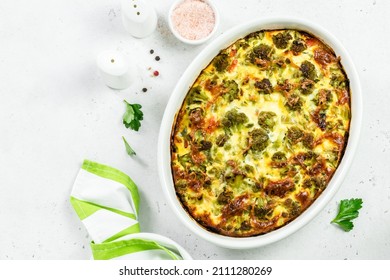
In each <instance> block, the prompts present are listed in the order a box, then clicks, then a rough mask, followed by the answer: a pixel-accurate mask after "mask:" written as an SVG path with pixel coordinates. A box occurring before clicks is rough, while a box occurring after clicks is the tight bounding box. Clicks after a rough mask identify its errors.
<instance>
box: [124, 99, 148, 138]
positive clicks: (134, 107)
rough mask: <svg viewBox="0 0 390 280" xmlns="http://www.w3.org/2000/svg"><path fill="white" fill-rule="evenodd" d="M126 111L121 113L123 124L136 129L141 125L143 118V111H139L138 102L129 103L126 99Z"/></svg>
mask: <svg viewBox="0 0 390 280" xmlns="http://www.w3.org/2000/svg"><path fill="white" fill-rule="evenodd" d="M123 101H124V102H125V103H126V112H125V114H124V115H123V124H124V125H125V126H126V128H131V129H132V130H135V131H138V130H139V128H140V126H141V121H142V120H143V119H144V113H143V112H142V111H141V108H142V106H141V105H140V104H130V103H129V102H127V101H126V100H123Z"/></svg>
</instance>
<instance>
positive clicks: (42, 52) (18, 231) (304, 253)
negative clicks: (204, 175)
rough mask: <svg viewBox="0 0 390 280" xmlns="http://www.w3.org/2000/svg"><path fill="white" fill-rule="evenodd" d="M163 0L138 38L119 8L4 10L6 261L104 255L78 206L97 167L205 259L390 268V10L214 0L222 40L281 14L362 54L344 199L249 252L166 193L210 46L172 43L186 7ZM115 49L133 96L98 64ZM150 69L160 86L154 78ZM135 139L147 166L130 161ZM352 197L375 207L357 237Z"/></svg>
mask: <svg viewBox="0 0 390 280" xmlns="http://www.w3.org/2000/svg"><path fill="white" fill-rule="evenodd" d="M151 2H153V4H154V5H155V7H156V10H157V13H158V16H159V21H158V28H157V30H156V31H155V32H154V33H153V34H152V35H151V36H150V37H148V38H145V39H135V38H132V37H131V36H130V35H129V34H128V33H126V31H125V30H124V28H123V26H122V22H121V10H120V4H119V1H112V0H79V1H70V0H67V1H65V0H62V1H60V0H57V1H53V0H41V1H27V0H1V1H0V85H1V87H0V97H1V98H0V259H88V258H90V250H89V242H90V238H89V236H88V234H87V232H86V231H85V229H84V227H83V225H82V223H81V222H80V221H79V220H78V218H77V216H76V214H75V213H74V211H73V209H72V207H71V205H70V203H69V193H70V190H71V188H72V184H73V182H74V179H75V176H76V174H77V172H78V170H79V168H80V165H81V163H82V161H83V159H85V158H87V159H91V160H94V161H98V162H101V163H104V164H108V165H111V166H113V167H116V168H118V169H120V170H122V171H124V172H125V173H127V174H129V175H130V176H131V177H132V178H133V179H134V181H135V182H136V183H137V184H138V186H139V188H140V192H141V203H142V204H141V217H140V222H141V226H142V229H143V231H145V232H154V233H159V234H162V235H165V236H167V237H169V238H171V239H173V240H175V241H176V242H178V243H179V244H181V245H182V246H183V247H184V248H185V249H187V250H188V251H189V253H190V254H191V255H192V256H193V257H194V258H195V259H390V160H389V158H390V109H389V105H390V89H389V79H390V70H389V69H390V67H389V65H390V53H389V49H390V39H389V38H390V36H389V32H388V28H389V26H390V17H389V12H390V2H389V1H385V0H376V1H375V0H371V1H364V0H361V1H356V0H355V1H352V0H351V1H336V0H327V1H299V0H296V1H273V0H263V1H260V0H258V1H255V0H250V1H237V0H214V2H215V4H216V6H217V7H218V9H219V11H220V14H221V24H220V28H219V31H218V34H220V33H221V32H223V31H226V30H227V29H229V28H230V27H233V26H235V25H237V24H239V23H242V22H245V21H247V20H250V19H255V18H261V17H268V16H295V17H302V18H305V19H308V20H312V21H314V22H316V23H317V24H320V25H322V26H323V27H325V28H326V29H328V30H329V31H330V32H332V33H333V34H334V35H335V36H336V37H338V38H339V40H340V41H341V42H342V43H343V45H344V46H345V47H346V48H347V50H348V51H349V53H350V54H351V56H352V58H353V60H354V62H355V65H356V67H357V70H358V73H359V75H360V79H361V84H362V89H363V95H364V116H363V118H364V120H363V127H362V134H361V141H360V143H359V148H358V153H357V155H356V157H355V159H354V162H353V164H352V166H351V168H350V170H349V172H348V176H347V177H346V179H345V181H344V183H343V185H342V187H341V188H340V190H339V192H338V193H337V194H336V196H335V197H334V198H333V199H332V200H331V202H330V203H329V204H328V205H327V207H326V208H325V209H324V210H323V211H322V212H321V213H320V214H319V215H318V216H317V217H316V218H315V219H314V220H312V221H311V222H310V223H309V224H308V225H307V226H305V227H304V228H302V229H301V230H299V231H298V232H296V233H295V234H293V235H292V236H290V237H288V238H286V239H284V240H282V241H279V242H277V243H274V244H271V245H268V246H266V247H262V248H258V249H253V250H243V251H239V250H229V249H224V248H220V247H217V246H214V245H213V244H210V243H208V242H207V241H204V240H202V239H200V238H198V237H197V236H195V235H194V234H192V233H191V232H190V231H189V230H187V229H186V228H185V227H184V226H183V225H182V224H181V223H180V222H179V221H178V219H177V218H176V217H175V216H174V214H173V212H172V211H171V209H170V208H169V206H168V205H167V203H166V200H165V197H164V196H163V192H162V189H161V185H160V182H159V179H158V174H157V164H156V154H157V136H158V132H159V126H160V121H161V118H162V115H163V112H164V108H165V105H166V103H167V101H168V98H169V96H170V94H171V92H172V89H173V88H174V86H175V83H176V82H177V81H178V79H179V78H180V75H181V73H182V72H183V71H184V70H185V68H186V67H187V65H188V64H189V63H190V62H191V61H192V59H193V58H194V57H195V56H196V55H197V54H198V53H199V52H200V51H201V50H202V49H203V48H204V47H205V45H201V46H196V47H194V46H188V45H184V44H183V43H181V42H179V41H177V40H176V39H175V38H174V37H173V35H172V34H171V33H170V31H169V29H168V27H167V20H166V15H167V13H168V9H169V6H170V4H171V3H172V2H173V0H165V1H160V0H153V1H151ZM218 34H216V35H215V36H218ZM106 49H117V50H121V51H123V52H125V53H126V54H127V55H128V56H130V57H131V58H132V60H133V61H134V63H135V64H136V65H137V67H138V72H139V74H138V75H139V77H138V79H137V82H135V83H134V84H133V85H132V86H131V87H130V88H128V89H126V90H123V91H113V90H111V89H109V88H107V87H106V86H104V85H103V84H102V83H101V81H100V80H99V77H98V75H97V70H96V65H95V59H96V56H97V54H98V53H99V52H101V51H103V50H106ZM150 49H154V50H155V55H159V56H160V57H161V60H160V61H159V62H157V61H155V60H154V56H155V55H151V54H149V50H150ZM148 67H152V69H157V70H158V71H159V72H160V73H161V74H160V76H159V77H151V76H150V71H149V70H147V68H148ZM143 87H146V88H147V89H148V91H147V93H142V92H141V89H142V88H143ZM123 99H127V100H128V101H129V102H132V103H140V104H142V106H143V110H144V113H145V119H144V121H143V122H142V127H141V129H140V131H139V132H135V131H131V130H128V129H125V127H124V126H123V125H122V123H121V118H122V115H123V112H124V109H125V107H124V103H123ZM122 135H124V136H125V137H126V138H127V140H128V141H129V143H130V144H131V145H132V147H133V148H134V149H135V150H136V151H137V157H136V159H134V158H130V157H129V156H128V155H127V154H126V152H125V148H124V146H123V143H122V139H121V136H122ZM352 197H361V198H363V200H364V207H363V209H362V210H361V213H360V216H359V218H358V219H356V220H355V222H354V223H355V228H354V229H353V231H351V232H349V233H345V232H343V231H342V230H340V229H339V228H337V227H336V226H334V225H331V224H330V221H331V220H332V219H333V217H334V216H335V215H336V212H337V207H338V202H339V201H340V200H341V199H345V198H352Z"/></svg>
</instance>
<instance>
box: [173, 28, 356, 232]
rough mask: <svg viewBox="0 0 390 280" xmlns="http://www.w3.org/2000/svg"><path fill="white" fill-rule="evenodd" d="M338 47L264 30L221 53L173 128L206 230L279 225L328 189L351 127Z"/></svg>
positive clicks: (194, 212) (177, 167)
mask: <svg viewBox="0 0 390 280" xmlns="http://www.w3.org/2000/svg"><path fill="white" fill-rule="evenodd" d="M349 98H350V89H349V84H348V78H347V77H346V74H345V73H344V71H343V69H342V66H341V64H340V62H339V58H337V57H336V56H335V54H334V52H333V51H332V50H331V49H330V48H329V47H328V46H326V45H325V44H323V43H322V42H321V41H320V40H318V39H317V38H315V37H313V36H312V35H310V34H307V33H305V32H301V31H298V30H263V31H259V32H255V33H252V34H249V35H248V36H247V37H245V38H243V39H240V40H238V41H236V42H235V43H234V44H232V45H231V46H229V47H228V48H226V49H225V50H223V51H221V52H220V54H219V55H218V56H216V57H215V58H214V59H213V60H212V61H211V63H210V64H209V65H208V66H207V67H206V68H205V69H204V70H203V71H202V72H201V73H200V75H199V77H198V78H197V80H196V81H195V83H194V84H193V85H192V87H191V89H190V90H189V92H188V94H187V96H186V98H185V100H184V102H183V105H182V107H181V109H180V111H179V112H178V114H177V118H176V123H175V126H174V129H173V133H172V141H171V155H172V173H173V178H174V184H175V188H176V193H177V195H178V198H179V199H180V201H181V203H182V204H183V206H184V207H185V209H186V210H187V211H188V213H189V214H190V215H191V216H192V217H193V218H194V219H195V220H196V221H198V222H199V223H200V224H201V225H203V226H204V227H206V228H208V229H210V230H212V231H214V232H217V233H220V234H223V235H228V236H237V237H240V236H254V235H259V234H264V233H266V232H269V231H272V230H274V229H276V228H278V227H281V226H283V225H285V224H286V223H288V222H290V221H291V220H293V219H295V218H296V217H297V216H299V215H300V214H301V213H302V211H304V210H305V209H306V208H307V207H308V206H309V205H310V204H311V203H312V202H313V201H314V200H315V199H316V198H317V197H318V195H319V194H320V193H321V192H322V191H323V190H324V189H325V188H326V185H327V184H328V182H329V180H330V179H331V177H332V175H333V173H334V172H335V170H336V168H337V166H338V164H339V162H340V160H341V158H342V155H343V152H344V149H345V145H346V142H347V141H346V140H347V135H348V130H349V124H350V116H351V113H350V102H349Z"/></svg>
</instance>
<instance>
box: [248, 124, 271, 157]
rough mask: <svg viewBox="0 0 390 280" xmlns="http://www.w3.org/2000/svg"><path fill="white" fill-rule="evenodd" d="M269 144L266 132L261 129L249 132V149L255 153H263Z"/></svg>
mask: <svg viewBox="0 0 390 280" xmlns="http://www.w3.org/2000/svg"><path fill="white" fill-rule="evenodd" d="M268 143H269V137H268V134H267V132H266V131H265V130H264V129H262V128H256V129H254V130H252V131H251V132H249V144H250V149H251V150H252V151H255V152H261V151H263V150H264V149H265V148H266V147H267V145H268Z"/></svg>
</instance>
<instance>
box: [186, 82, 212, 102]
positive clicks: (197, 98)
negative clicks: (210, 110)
mask: <svg viewBox="0 0 390 280" xmlns="http://www.w3.org/2000/svg"><path fill="white" fill-rule="evenodd" d="M208 100H209V97H208V96H207V95H206V93H205V92H203V91H202V89H201V87H200V86H196V87H193V88H191V89H190V92H189V93H188V97H187V102H188V104H194V103H203V102H205V101H208Z"/></svg>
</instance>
